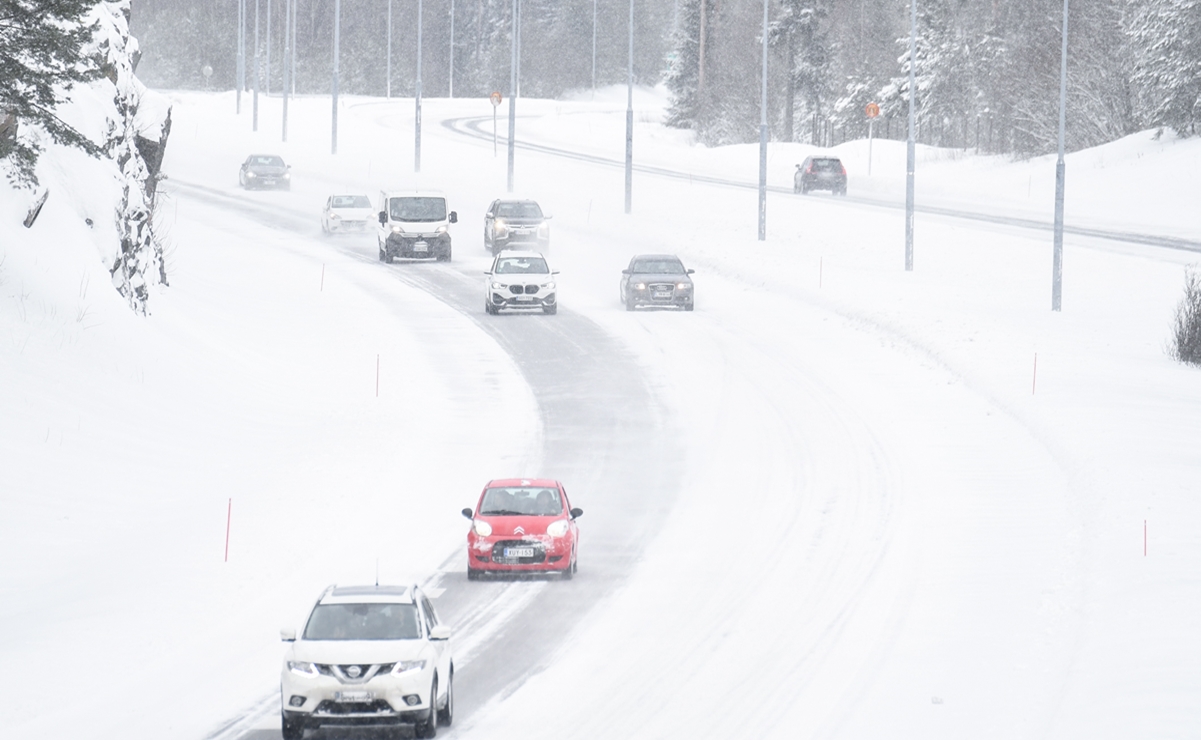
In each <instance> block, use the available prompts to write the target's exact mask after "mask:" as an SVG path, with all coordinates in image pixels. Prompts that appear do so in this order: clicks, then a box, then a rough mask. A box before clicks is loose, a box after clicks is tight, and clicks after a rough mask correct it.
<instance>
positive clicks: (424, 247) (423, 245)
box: [413, 242, 430, 252]
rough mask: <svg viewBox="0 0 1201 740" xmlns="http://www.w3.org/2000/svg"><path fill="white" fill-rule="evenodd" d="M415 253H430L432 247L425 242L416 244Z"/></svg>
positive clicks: (414, 246)
mask: <svg viewBox="0 0 1201 740" xmlns="http://www.w3.org/2000/svg"><path fill="white" fill-rule="evenodd" d="M413 251H414V252H428V251H430V245H428V244H426V243H425V242H417V243H416V244H414V245H413Z"/></svg>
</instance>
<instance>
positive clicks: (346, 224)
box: [328, 218, 371, 231]
mask: <svg viewBox="0 0 1201 740" xmlns="http://www.w3.org/2000/svg"><path fill="white" fill-rule="evenodd" d="M370 223H371V222H369V221H348V220H346V219H337V218H335V219H331V220H330V221H328V224H329V230H330V231H366V230H367V227H368V226H370Z"/></svg>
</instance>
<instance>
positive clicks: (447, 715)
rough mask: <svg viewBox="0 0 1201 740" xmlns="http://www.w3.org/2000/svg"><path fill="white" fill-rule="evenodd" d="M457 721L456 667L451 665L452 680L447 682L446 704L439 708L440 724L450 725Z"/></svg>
mask: <svg viewBox="0 0 1201 740" xmlns="http://www.w3.org/2000/svg"><path fill="white" fill-rule="evenodd" d="M454 721H455V669H454V666H451V667H450V682H449V683H448V684H446V706H445V707H443V708H441V709H439V710H438V724H440V725H442V726H443V727H450V725H451V723H452V722H454Z"/></svg>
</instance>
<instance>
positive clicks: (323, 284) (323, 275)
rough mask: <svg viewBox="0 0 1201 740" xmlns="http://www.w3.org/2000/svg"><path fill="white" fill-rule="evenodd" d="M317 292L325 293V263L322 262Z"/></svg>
mask: <svg viewBox="0 0 1201 740" xmlns="http://www.w3.org/2000/svg"><path fill="white" fill-rule="evenodd" d="M317 292H318V293H324V292H325V263H324V262H322V263H321V289H320V290H318V291H317Z"/></svg>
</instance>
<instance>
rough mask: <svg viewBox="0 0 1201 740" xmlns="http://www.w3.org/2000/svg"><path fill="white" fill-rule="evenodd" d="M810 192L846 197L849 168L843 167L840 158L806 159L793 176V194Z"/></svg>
mask: <svg viewBox="0 0 1201 740" xmlns="http://www.w3.org/2000/svg"><path fill="white" fill-rule="evenodd" d="M810 190H829V191H830V192H831V193H833V194H835V195H846V194H847V168H846V167H843V166H842V160H840V159H839V158H838V157H805V161H804V162H802V163H801V164H798V165H797V166H796V173H794V174H793V177H792V192H794V193H801V194H803V195H807V194H808V193H809V191H810Z"/></svg>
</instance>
